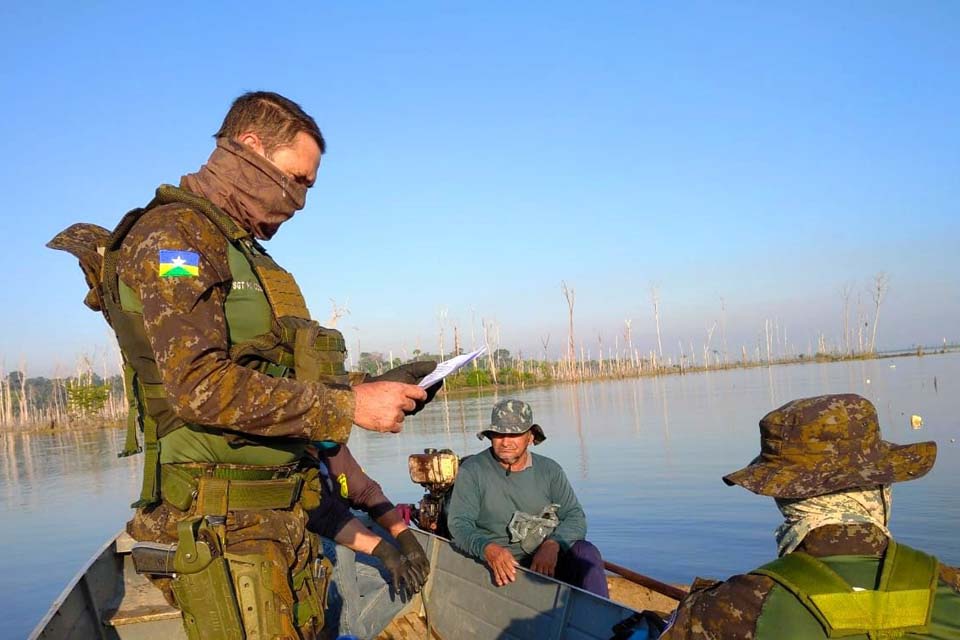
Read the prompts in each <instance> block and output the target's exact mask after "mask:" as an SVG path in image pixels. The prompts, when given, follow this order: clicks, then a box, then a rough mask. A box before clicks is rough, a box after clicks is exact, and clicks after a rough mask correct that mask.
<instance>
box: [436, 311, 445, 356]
mask: <svg viewBox="0 0 960 640" xmlns="http://www.w3.org/2000/svg"><path fill="white" fill-rule="evenodd" d="M437 319H438V321H439V322H440V361H441V362H442V361H443V360H445V359H446V358H444V351H443V325H444V323H445V322H446V320H447V310H446V309H441V310H440V314H439V316H438V318H437Z"/></svg>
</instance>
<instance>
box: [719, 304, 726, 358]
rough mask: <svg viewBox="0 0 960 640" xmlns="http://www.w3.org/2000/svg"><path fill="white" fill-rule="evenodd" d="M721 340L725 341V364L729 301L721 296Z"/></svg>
mask: <svg viewBox="0 0 960 640" xmlns="http://www.w3.org/2000/svg"><path fill="white" fill-rule="evenodd" d="M720 340H721V341H722V342H723V364H727V303H726V301H725V300H724V299H723V296H721V297H720Z"/></svg>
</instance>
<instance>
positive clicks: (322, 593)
mask: <svg viewBox="0 0 960 640" xmlns="http://www.w3.org/2000/svg"><path fill="white" fill-rule="evenodd" d="M307 536H308V539H309V542H310V546H311V549H310V555H311V557H313V558H315V560H314V561H313V562H311V563H310V564H308V565H307V566H306V567H304V568H303V569H301V570H300V571H298V572H297V573H295V574H294V575H293V593H294V597H295V598H296V604H295V605H294V620H295V621H296V624H297V627H300V628H304V627H308V628H309V626H310V623H311V620H312V622H313V625H314V627H315V628H316V629H317V630H320V629H322V628H323V625H324V611H326V608H327V588H328V587H329V586H330V580H331V577H332V576H333V563H332V562H330V560H329V559H328V558H326V557H325V556H324V555H323V547H322V546H321V544H320V537H319V536H318V535H317V534H315V533H310V532H307Z"/></svg>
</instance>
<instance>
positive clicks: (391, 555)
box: [372, 540, 422, 593]
mask: <svg viewBox="0 0 960 640" xmlns="http://www.w3.org/2000/svg"><path fill="white" fill-rule="evenodd" d="M372 555H373V557H375V558H377V559H378V560H379V561H380V562H382V563H383V566H384V567H386V568H387V573H389V574H390V582H391V583H392V584H393V588H394V590H395V591H396V592H397V593H400V589H401V585H402V586H403V587H405V588H406V589H407V590H408V591H410V592H411V593H417V592H418V591H420V587H421V586H422V584H421V583H420V581H419V579H418V578H417V577H416V574H415V572H414V571H413V567H412V566H411V565H410V562H409V561H408V560H407V559H406V558H405V557H404V556H403V555H401V554H400V552H399V551H397V548H396V547H394V546H393V545H392V544H390V543H389V542H387V541H386V540H381V541H380V542H379V543H378V544H377V546H376V547H374V548H373V554H372Z"/></svg>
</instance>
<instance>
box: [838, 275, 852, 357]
mask: <svg viewBox="0 0 960 640" xmlns="http://www.w3.org/2000/svg"><path fill="white" fill-rule="evenodd" d="M851 293H853V287H851V286H850V285H849V284H844V285H843V286H842V287H840V298H841V299H843V353H844V354H845V355H850V352H851V351H852V348H853V346H852V345H851V344H850V343H851V340H850V294H851Z"/></svg>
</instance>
